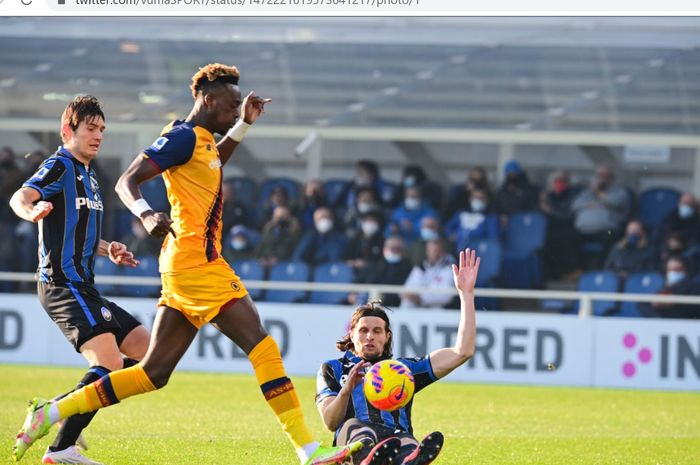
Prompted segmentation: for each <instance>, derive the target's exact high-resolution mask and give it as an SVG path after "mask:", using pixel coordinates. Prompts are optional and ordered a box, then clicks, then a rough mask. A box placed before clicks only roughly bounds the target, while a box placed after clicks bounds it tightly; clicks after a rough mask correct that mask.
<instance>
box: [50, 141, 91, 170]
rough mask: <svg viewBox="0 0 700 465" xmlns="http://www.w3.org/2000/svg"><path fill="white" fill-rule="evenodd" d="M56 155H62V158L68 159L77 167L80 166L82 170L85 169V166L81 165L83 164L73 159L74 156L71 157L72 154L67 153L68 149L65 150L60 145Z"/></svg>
mask: <svg viewBox="0 0 700 465" xmlns="http://www.w3.org/2000/svg"><path fill="white" fill-rule="evenodd" d="M58 154H59V155H62V156H64V157H66V158H69V159H71V160H72V161H73V162H74V163H76V164H77V165H80V166H82V167H83V168H86V166H85V165H83V162H81V161H80V160H78V159H77V158H75V155H73V154H72V153H70V152H69V151H68V149H66V148H65V147H64V146H62V145H61V146H60V147H59V148H58ZM88 167H89V166H88Z"/></svg>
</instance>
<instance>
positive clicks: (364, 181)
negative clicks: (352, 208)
mask: <svg viewBox="0 0 700 465" xmlns="http://www.w3.org/2000/svg"><path fill="white" fill-rule="evenodd" d="M369 183H370V181H369V178H367V177H365V176H357V177H356V178H355V184H357V185H358V186H369Z"/></svg>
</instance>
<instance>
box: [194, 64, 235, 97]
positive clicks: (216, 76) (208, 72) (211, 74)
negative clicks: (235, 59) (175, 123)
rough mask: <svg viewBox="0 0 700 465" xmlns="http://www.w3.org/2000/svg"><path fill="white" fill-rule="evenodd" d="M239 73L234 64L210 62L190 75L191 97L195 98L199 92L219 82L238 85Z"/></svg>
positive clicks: (209, 88)
mask: <svg viewBox="0 0 700 465" xmlns="http://www.w3.org/2000/svg"><path fill="white" fill-rule="evenodd" d="M240 77H241V73H239V72H238V68H236V67H235V66H227V65H222V64H221V63H211V64H208V65H206V66H203V67H201V68H199V71H197V72H196V73H194V76H192V84H191V85H190V89H192V98H195V99H196V98H197V95H199V94H200V93H202V94H203V93H206V92H208V91H210V90H211V89H213V88H215V87H216V86H219V85H221V84H233V85H234V86H237V85H238V79H239V78H240Z"/></svg>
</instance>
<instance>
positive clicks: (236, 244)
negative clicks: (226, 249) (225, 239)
mask: <svg viewBox="0 0 700 465" xmlns="http://www.w3.org/2000/svg"><path fill="white" fill-rule="evenodd" d="M247 245H248V243H247V242H246V241H245V240H244V239H233V240H232V241H231V247H232V248H233V250H243V249H245V248H246V246H247Z"/></svg>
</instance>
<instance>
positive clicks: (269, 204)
mask: <svg viewBox="0 0 700 465" xmlns="http://www.w3.org/2000/svg"><path fill="white" fill-rule="evenodd" d="M277 207H286V208H287V209H288V210H289V211H290V213H291V214H292V215H295V216H296V211H295V210H296V209H295V208H294V206H293V205H292V202H291V200H290V199H289V192H287V189H285V188H284V187H282V186H275V187H273V188H272V190H271V191H270V197H269V198H268V199H267V201H266V202H265V204H264V205H263V211H262V216H261V217H260V220H261V221H263V222H265V221H267V220H269V219H270V218H272V213H273V212H274V211H275V209H276V208H277Z"/></svg>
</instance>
